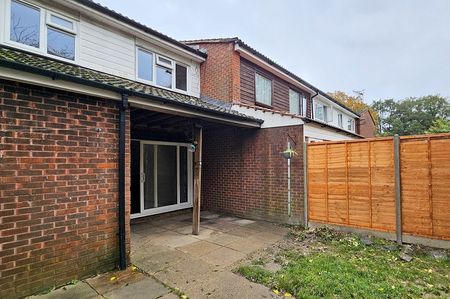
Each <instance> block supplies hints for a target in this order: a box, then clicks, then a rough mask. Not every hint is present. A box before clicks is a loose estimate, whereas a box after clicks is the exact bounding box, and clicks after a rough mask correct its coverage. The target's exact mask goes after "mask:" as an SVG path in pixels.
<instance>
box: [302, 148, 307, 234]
mask: <svg viewBox="0 0 450 299" xmlns="http://www.w3.org/2000/svg"><path fill="white" fill-rule="evenodd" d="M303 192H304V193H303V205H304V206H303V209H304V211H303V212H304V216H303V217H304V218H305V219H304V220H305V221H304V225H305V228H308V142H303Z"/></svg>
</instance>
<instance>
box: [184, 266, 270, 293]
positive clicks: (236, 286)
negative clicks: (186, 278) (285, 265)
mask: <svg viewBox="0 0 450 299" xmlns="http://www.w3.org/2000/svg"><path fill="white" fill-rule="evenodd" d="M184 292H185V293H186V294H187V295H188V296H189V298H199V299H202V298H208V299H211V298H217V299H225V298H227V299H228V298H239V299H254V298H278V297H277V296H276V295H275V294H273V292H271V291H270V290H269V289H268V288H266V287H264V286H262V285H259V284H255V283H252V282H250V281H248V280H247V279H245V278H243V277H241V276H239V275H236V274H234V273H232V272H229V271H222V272H218V273H216V274H215V275H214V276H211V277H209V278H207V279H203V280H199V281H197V282H195V283H192V284H190V285H188V286H187V287H186V289H185V291H184Z"/></svg>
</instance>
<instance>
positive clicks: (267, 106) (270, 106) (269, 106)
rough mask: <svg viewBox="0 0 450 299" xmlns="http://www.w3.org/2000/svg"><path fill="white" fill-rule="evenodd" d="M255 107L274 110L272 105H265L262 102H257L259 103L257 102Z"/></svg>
mask: <svg viewBox="0 0 450 299" xmlns="http://www.w3.org/2000/svg"><path fill="white" fill-rule="evenodd" d="M255 105H256V106H259V107H263V108H267V109H273V106H272V105H267V104H263V103H260V102H257V101H255Z"/></svg>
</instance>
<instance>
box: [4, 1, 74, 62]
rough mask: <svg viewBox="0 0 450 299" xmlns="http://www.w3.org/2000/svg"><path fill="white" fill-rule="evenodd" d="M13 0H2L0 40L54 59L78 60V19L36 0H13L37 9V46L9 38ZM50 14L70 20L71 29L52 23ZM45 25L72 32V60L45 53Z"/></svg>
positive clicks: (46, 31)
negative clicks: (2, 19) (2, 29)
mask: <svg viewBox="0 0 450 299" xmlns="http://www.w3.org/2000/svg"><path fill="white" fill-rule="evenodd" d="M12 1H13V0H3V2H4V4H3V7H4V8H5V10H4V12H3V17H4V31H3V33H2V34H3V36H1V34H0V37H1V38H0V40H1V42H3V43H4V44H6V45H9V46H12V47H14V48H18V49H23V50H27V51H29V52H33V53H36V54H39V55H43V56H46V57H50V58H52V59H56V60H61V61H64V62H69V63H76V62H77V61H78V55H79V33H78V20H75V19H73V18H71V17H68V16H65V15H63V14H61V13H58V12H55V11H53V10H51V9H48V8H46V7H44V6H42V5H40V3H36V1H30V0H14V1H15V2H18V3H21V4H23V5H26V6H30V7H32V8H35V9H38V10H39V14H40V17H39V48H37V47H33V46H29V45H26V44H23V43H19V42H16V41H13V40H11V39H10V33H11V2H12ZM1 2H2V1H1V0H0V3H1ZM51 15H54V16H56V17H58V18H61V19H64V20H66V21H69V22H72V24H73V26H74V28H73V29H72V30H70V29H68V28H66V27H64V26H60V25H58V24H54V23H53V22H51ZM47 26H50V27H52V28H54V29H56V30H59V31H63V32H65V33H70V34H73V35H74V36H75V56H74V60H72V59H67V58H64V57H61V56H58V55H54V54H50V53H47V44H48V43H47V34H48V30H47V28H48V27H47Z"/></svg>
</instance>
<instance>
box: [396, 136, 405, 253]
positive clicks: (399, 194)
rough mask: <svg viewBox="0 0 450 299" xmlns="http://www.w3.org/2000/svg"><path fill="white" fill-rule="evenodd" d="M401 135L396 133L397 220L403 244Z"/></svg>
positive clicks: (397, 230) (397, 228)
mask: <svg viewBox="0 0 450 299" xmlns="http://www.w3.org/2000/svg"><path fill="white" fill-rule="evenodd" d="M400 171H401V169H400V137H399V136H398V135H397V134H395V135H394V172H395V220H396V230H395V231H396V235H397V243H399V244H402V242H403V238H402V190H401V186H402V182H401V176H400Z"/></svg>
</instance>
